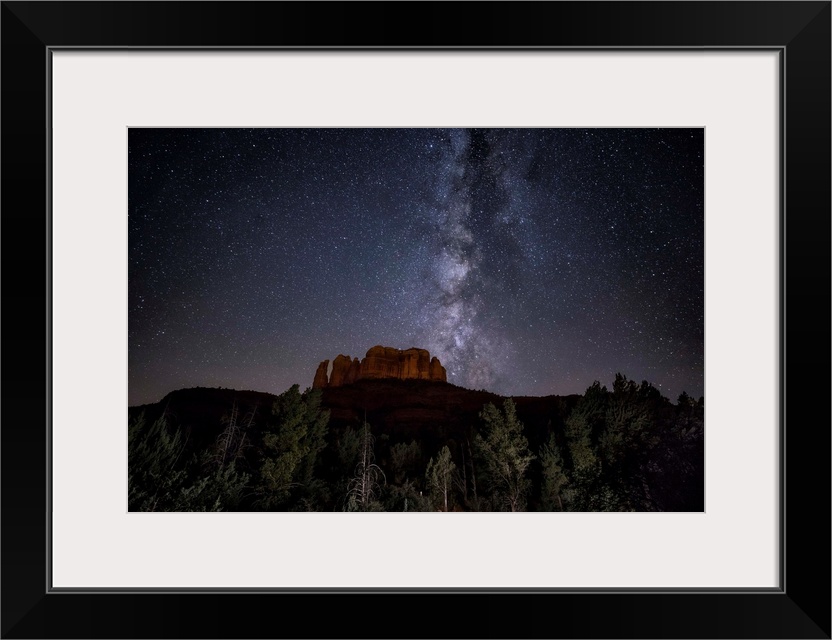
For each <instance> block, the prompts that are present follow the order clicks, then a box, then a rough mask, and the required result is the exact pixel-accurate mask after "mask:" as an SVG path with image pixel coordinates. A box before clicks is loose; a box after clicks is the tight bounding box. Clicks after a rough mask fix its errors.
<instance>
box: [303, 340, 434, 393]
mask: <svg viewBox="0 0 832 640" xmlns="http://www.w3.org/2000/svg"><path fill="white" fill-rule="evenodd" d="M328 367H329V360H324V361H323V362H322V363H321V364H320V365H318V370H317V371H316V373H315V381H314V382H313V383H312V388H313V389H322V388H324V387H340V386H343V385H345V384H352V383H353V382H356V381H358V380H368V379H389V378H394V379H397V380H434V381H439V382H447V374H446V372H445V367H443V366H442V364H441V363H440V362H439V358H437V357H435V356H434V358H433V359H431V357H430V353H429V352H428V351H427V350H426V349H417V348H416V347H411V348H410V349H404V350H401V349H395V348H393V347H382V346H381V345H376V346H375V347H372V348H371V349H370V350H369V351H367V355H366V356H365V357H364V359H363V360H361V361H360V362H359V360H358V358H354V359H350V357H349V356H345V355H339V356H337V357H336V358H335V360H334V361H333V362H332V373H331V374H330V375H329V376H327V369H328Z"/></svg>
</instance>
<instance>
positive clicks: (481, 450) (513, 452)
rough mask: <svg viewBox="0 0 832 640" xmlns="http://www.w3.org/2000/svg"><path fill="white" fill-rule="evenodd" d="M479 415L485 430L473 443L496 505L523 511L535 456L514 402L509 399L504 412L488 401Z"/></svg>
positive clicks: (477, 435) (504, 405) (504, 404)
mask: <svg viewBox="0 0 832 640" xmlns="http://www.w3.org/2000/svg"><path fill="white" fill-rule="evenodd" d="M480 418H481V419H482V420H483V423H484V429H483V433H482V434H480V433H477V434H476V436H475V438H474V444H475V446H476V448H477V452H478V455H479V457H480V459H481V460H482V462H483V465H484V468H485V470H486V473H487V475H488V479H489V482H490V484H491V489H492V492H493V494H494V497H495V498H496V501H497V504H498V505H500V504H502V505H504V506H506V507H508V509H509V510H510V511H521V510H522V509H523V508H524V506H525V497H526V493H527V491H528V489H529V481H528V479H527V478H526V471H527V470H528V468H529V465H530V464H531V462H532V460H534V456H533V455H532V454H531V453H530V452H529V447H528V440H526V437H525V436H524V435H523V424H522V423H521V422H520V421H519V420H518V419H517V412H516V409H515V406H514V401H513V400H512V399H511V398H508V399H507V400H506V401H505V402H504V403H503V411H502V413H501V412H500V411H499V410H498V409H497V408H496V407H495V406H494V405H493V404H492V403H490V402H489V403H488V404H486V405H485V406H484V407H483V409H482V411H481V412H480Z"/></svg>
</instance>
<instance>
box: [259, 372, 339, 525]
mask: <svg viewBox="0 0 832 640" xmlns="http://www.w3.org/2000/svg"><path fill="white" fill-rule="evenodd" d="M320 396H321V392H320V390H318V389H315V390H312V391H310V390H307V391H306V392H305V393H304V394H303V395H301V393H300V391H299V386H298V385H293V386H292V387H291V388H289V389H288V390H287V391H285V392H284V393H282V394H281V395H279V396H278V397H277V399H276V400H275V402H274V405H273V407H272V414H273V416H274V419H273V421H272V422H271V423H270V424H269V425H268V426H267V430H266V433H265V434H264V436H263V448H264V452H265V457H264V459H263V461H262V465H261V467H260V470H259V473H258V485H259V486H258V489H257V491H258V494H259V497H260V499H259V503H260V505H261V506H263V507H264V508H266V509H279V508H287V507H290V506H292V505H290V504H289V498H290V497H291V495H292V492H293V491H296V490H298V489H306V490H307V494H308V490H309V489H310V488H312V487H313V486H314V485H313V482H312V480H313V477H314V469H315V464H316V462H317V460H318V454H319V453H320V451H321V450H322V449H323V448H324V446H325V444H326V441H325V436H326V428H327V424H328V423H329V411H322V410H321V408H320V403H321V398H320Z"/></svg>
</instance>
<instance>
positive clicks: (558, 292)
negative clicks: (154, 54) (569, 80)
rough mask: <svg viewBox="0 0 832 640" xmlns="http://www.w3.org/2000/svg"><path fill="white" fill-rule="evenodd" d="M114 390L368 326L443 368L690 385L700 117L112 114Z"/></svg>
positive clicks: (698, 323) (335, 343)
mask: <svg viewBox="0 0 832 640" xmlns="http://www.w3.org/2000/svg"><path fill="white" fill-rule="evenodd" d="M128 153H129V160H128V162H129V171H128V180H129V191H128V217H129V219H128V222H129V237H128V260H129V280H128V304H129V327H128V343H129V347H128V350H129V372H128V386H129V403H130V405H131V406H133V405H137V404H142V403H146V402H156V401H158V400H160V399H161V398H162V397H164V395H166V394H167V393H168V392H170V391H173V390H175V389H180V388H186V387H195V386H207V387H228V388H235V389H253V390H257V391H267V392H271V393H282V392H283V391H285V390H286V389H288V388H289V387H290V386H291V385H292V384H295V383H297V384H299V385H300V388H301V389H304V388H306V387H308V386H311V384H312V379H313V377H314V373H315V369H316V368H317V365H318V363H319V362H321V361H322V360H325V359H329V360H333V359H334V358H335V356H336V355H338V354H340V353H343V354H346V355H350V356H352V357H359V358H363V357H364V355H365V353H366V352H367V349H369V348H370V347H372V346H373V345H376V344H381V345H385V346H391V347H397V348H399V349H406V348H409V347H414V346H415V347H420V348H425V349H428V350H429V351H430V352H431V355H432V356H433V355H436V356H438V357H439V359H440V360H441V362H442V364H443V365H444V366H445V367H446V368H447V371H448V381H449V382H452V383H454V384H457V385H460V386H463V387H468V388H472V389H480V388H482V389H487V390H490V391H494V392H497V393H500V394H503V395H515V396H519V395H531V396H540V395H549V394H569V393H583V392H584V391H585V390H586V388H587V387H588V386H589V385H590V384H592V382H593V381H594V380H599V381H600V382H601V383H602V384H605V385H607V386H608V387H609V386H611V384H612V380H613V378H614V376H615V373H616V372H621V373H623V374H624V375H626V376H627V377H628V378H631V379H635V380H636V381H639V382H640V381H641V380H648V381H649V382H651V383H652V384H653V385H655V386H656V387H657V388H658V389H659V390H660V391H661V392H662V393H663V395H665V396H667V397H668V398H670V399H671V400H673V401H675V400H676V397H677V396H678V394H679V393H680V392H681V391H683V390H684V391H687V392H688V393H689V394H690V395H692V396H694V397H699V396H701V395H703V392H704V364H703V362H704V194H703V191H704V130H703V129H678V128H671V129H539V128H523V129H425V128H407V129H130V130H129V151H128Z"/></svg>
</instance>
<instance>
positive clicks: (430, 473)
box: [425, 446, 456, 511]
mask: <svg viewBox="0 0 832 640" xmlns="http://www.w3.org/2000/svg"><path fill="white" fill-rule="evenodd" d="M425 479H426V481H427V486H428V490H429V491H430V493H431V495H432V496H433V497H434V499H435V500H436V501H437V502H439V503H440V504H441V505H442V507H443V509H442V510H443V511H447V510H448V503H449V501H450V495H451V490H452V489H453V486H454V484H455V482H456V465H455V464H454V463H453V460H451V450H450V449H448V447H447V446H445V447H442V450H441V451H440V452H439V454H438V455H437V456H436V458H431V459H430V461H429V462H428V468H427V471H426V472H425Z"/></svg>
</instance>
